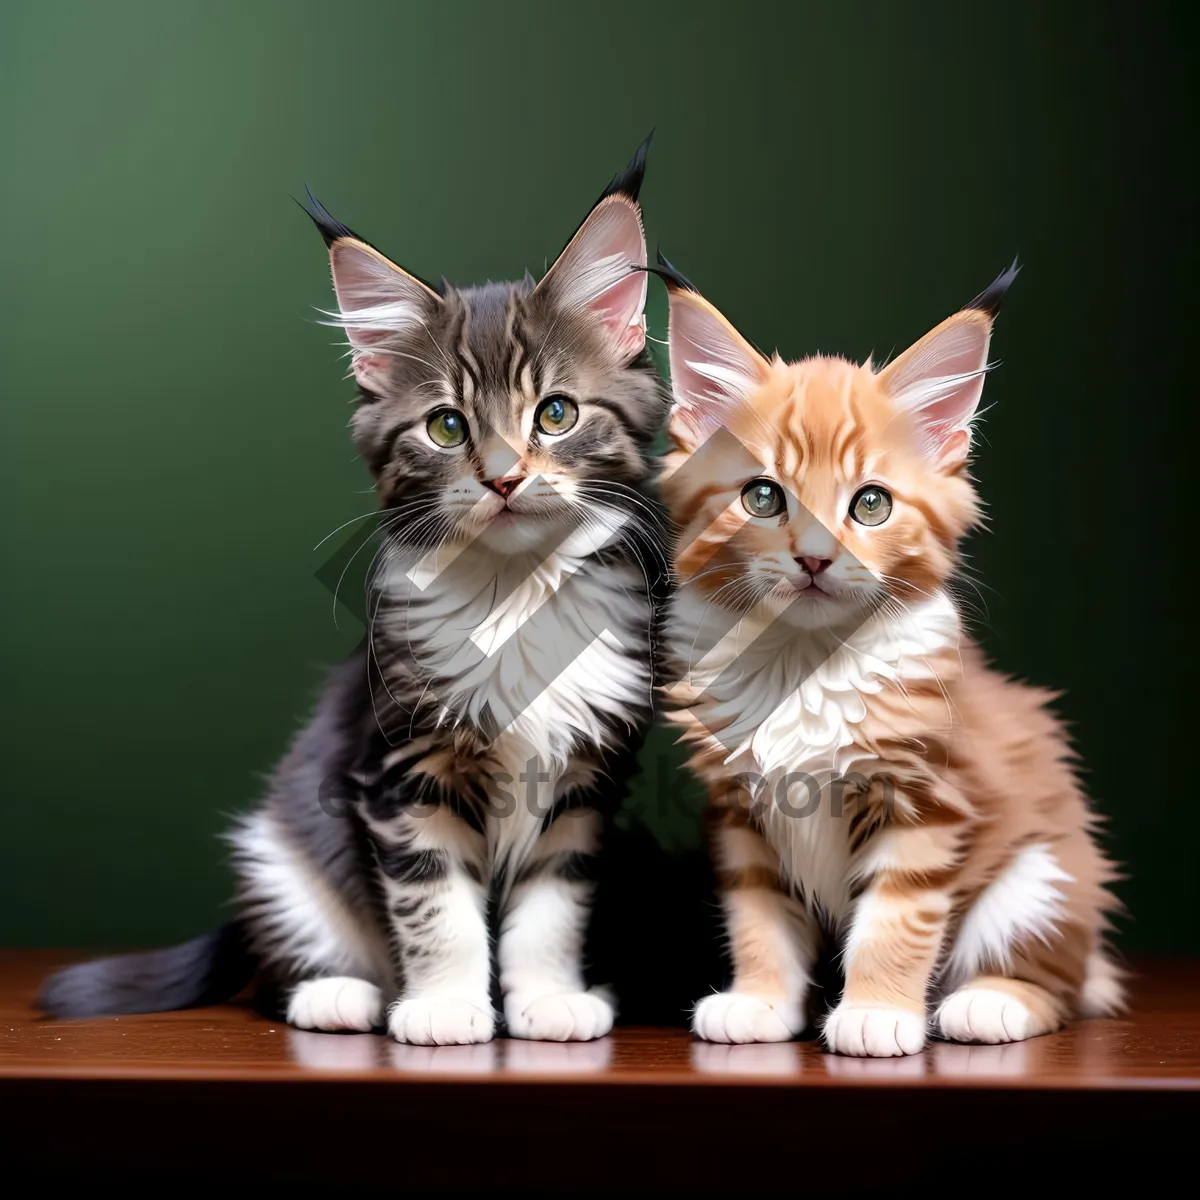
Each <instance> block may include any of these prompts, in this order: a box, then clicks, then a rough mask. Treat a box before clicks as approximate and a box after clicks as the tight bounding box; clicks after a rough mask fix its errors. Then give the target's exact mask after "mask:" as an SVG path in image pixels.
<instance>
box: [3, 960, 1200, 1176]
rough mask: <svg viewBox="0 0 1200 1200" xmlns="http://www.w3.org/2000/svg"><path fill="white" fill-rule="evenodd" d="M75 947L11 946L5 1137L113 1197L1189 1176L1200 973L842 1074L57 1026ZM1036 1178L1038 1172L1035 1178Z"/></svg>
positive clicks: (765, 1053)
mask: <svg viewBox="0 0 1200 1200" xmlns="http://www.w3.org/2000/svg"><path fill="white" fill-rule="evenodd" d="M69 957H70V956H69V955H64V954H63V953H62V952H41V951H39V952H31V951H9V952H0V1129H2V1130H3V1139H2V1140H3V1144H4V1146H3V1163H4V1166H5V1171H6V1175H5V1178H6V1181H10V1180H11V1179H12V1178H13V1177H14V1173H15V1174H17V1175H19V1174H20V1173H21V1172H22V1171H25V1172H29V1173H30V1174H31V1175H33V1174H35V1173H36V1178H37V1179H39V1180H40V1181H45V1180H47V1179H55V1180H62V1181H64V1182H69V1181H73V1180H74V1181H81V1180H83V1179H84V1178H86V1179H87V1181H88V1182H89V1183H92V1184H95V1183H97V1182H99V1181H102V1180H104V1179H106V1178H112V1177H114V1176H118V1175H119V1176H122V1177H124V1178H126V1179H137V1180H140V1181H142V1182H146V1183H151V1182H152V1183H154V1184H157V1185H158V1186H162V1187H168V1186H174V1185H175V1184H176V1183H178V1182H186V1183H188V1184H200V1183H205V1184H207V1185H209V1186H212V1187H221V1188H222V1189H225V1188H228V1186H229V1185H230V1184H231V1182H234V1181H237V1182H244V1181H246V1180H249V1179H271V1180H275V1181H286V1182H288V1183H289V1185H290V1186H291V1187H292V1188H293V1190H295V1189H299V1190H300V1191H302V1192H304V1191H307V1190H309V1189H311V1190H313V1191H315V1190H317V1189H318V1188H320V1187H322V1186H324V1187H325V1188H326V1189H327V1188H328V1184H329V1183H330V1182H336V1183H337V1184H338V1185H340V1186H343V1187H344V1186H349V1185H354V1186H356V1187H357V1188H358V1189H359V1191H360V1194H362V1193H363V1191H365V1193H366V1194H376V1191H375V1190H376V1189H378V1194H382V1192H383V1191H385V1190H386V1191H388V1192H389V1193H392V1194H394V1193H395V1192H396V1191H406V1192H409V1193H411V1192H413V1191H437V1190H442V1189H445V1188H447V1187H454V1188H457V1189H459V1190H463V1189H480V1190H482V1189H488V1190H490V1191H492V1190H497V1189H508V1188H512V1189H518V1190H520V1191H522V1192H523V1193H529V1192H535V1191H538V1190H541V1189H545V1190H548V1191H551V1192H560V1193H561V1192H562V1191H565V1190H570V1189H572V1188H596V1189H600V1190H605V1189H611V1188H618V1187H619V1188H624V1189H632V1190H635V1191H638V1190H654V1191H661V1190H674V1189H680V1190H682V1189H688V1190H717V1191H721V1190H724V1191H736V1192H738V1193H741V1194H746V1193H752V1192H755V1191H765V1190H768V1189H778V1188H780V1187H786V1188H788V1189H789V1190H792V1189H796V1190H799V1189H803V1188H808V1187H813V1186H820V1187H821V1189H822V1190H823V1191H824V1192H826V1193H828V1192H830V1191H841V1190H843V1189H846V1188H849V1189H851V1190H854V1189H857V1188H862V1189H864V1190H866V1191H870V1190H873V1189H880V1190H885V1189H886V1190H888V1191H889V1192H894V1191H895V1190H896V1189H897V1188H903V1187H904V1186H907V1185H913V1184H920V1183H922V1182H928V1183H929V1185H930V1187H931V1188H932V1187H935V1186H936V1187H939V1188H941V1189H944V1188H945V1187H947V1186H951V1187H954V1186H956V1185H955V1184H954V1183H953V1182H952V1181H953V1180H954V1178H955V1174H954V1173H955V1172H957V1171H963V1172H967V1173H968V1174H967V1175H966V1176H965V1177H964V1180H963V1182H964V1184H968V1183H969V1185H970V1186H971V1188H972V1190H976V1189H977V1187H978V1184H979V1182H980V1181H981V1180H985V1181H989V1182H996V1183H999V1184H1003V1183H1005V1182H1009V1183H1014V1184H1017V1183H1019V1184H1020V1186H1021V1187H1022V1188H1023V1189H1024V1190H1029V1188H1031V1187H1032V1188H1034V1194H1037V1190H1036V1187H1035V1185H1036V1184H1037V1183H1039V1182H1041V1183H1045V1184H1047V1185H1048V1184H1049V1182H1050V1180H1051V1179H1052V1178H1053V1179H1057V1180H1059V1181H1060V1182H1061V1186H1064V1187H1072V1188H1074V1187H1076V1186H1078V1185H1079V1184H1080V1182H1081V1181H1083V1180H1089V1181H1091V1182H1092V1183H1095V1182H1104V1183H1108V1184H1112V1183H1113V1182H1114V1181H1115V1180H1117V1179H1118V1178H1119V1177H1121V1176H1122V1175H1123V1174H1124V1173H1126V1172H1129V1171H1135V1170H1136V1171H1139V1172H1141V1171H1146V1172H1151V1173H1153V1174H1158V1173H1159V1172H1160V1171H1162V1170H1164V1169H1178V1170H1181V1171H1184V1170H1186V1171H1187V1174H1186V1175H1184V1176H1182V1178H1186V1177H1188V1175H1190V1174H1191V1171H1190V1169H1189V1168H1190V1164H1191V1162H1192V1161H1193V1160H1194V1154H1193V1150H1192V1144H1193V1141H1194V1140H1195V1138H1196V1137H1197V1136H1198V1133H1197V1131H1198V1130H1200V964H1196V963H1158V964H1143V965H1142V974H1141V975H1140V977H1139V978H1138V979H1137V981H1136V983H1135V988H1134V992H1135V1005H1136V1007H1135V1011H1134V1013H1133V1015H1132V1016H1131V1017H1130V1018H1129V1019H1127V1020H1120V1021H1090V1022H1081V1023H1079V1024H1077V1025H1075V1026H1074V1027H1072V1028H1070V1029H1068V1030H1066V1031H1064V1032H1062V1033H1058V1034H1054V1035H1052V1036H1050V1037H1043V1038H1038V1039H1036V1040H1034V1041H1031V1042H1025V1043H1020V1044H1016V1045H1010V1046H956V1045H946V1044H940V1043H939V1044H934V1045H932V1046H930V1047H929V1049H927V1050H926V1052H925V1053H924V1054H922V1055H920V1056H918V1057H914V1058H908V1059H882V1060H861V1059H843V1058H837V1057H833V1056H831V1055H827V1054H824V1053H822V1051H821V1050H820V1049H819V1048H818V1046H817V1045H816V1044H815V1043H812V1042H799V1043H792V1044H785V1045H767V1046H712V1045H704V1044H700V1043H697V1042H695V1041H693V1040H692V1039H691V1038H690V1037H689V1035H688V1034H687V1032H686V1031H685V1030H683V1029H644V1028H641V1029H639V1028H631V1029H620V1030H618V1031H617V1032H616V1033H615V1034H614V1035H613V1036H612V1037H609V1038H605V1039H604V1040H602V1041H600V1042H593V1043H589V1044H576V1045H559V1044H547V1043H532V1042H517V1041H508V1040H501V1041H496V1042H493V1043H491V1044H489V1045H484V1046H446V1047H420V1046H401V1045H398V1044H396V1043H394V1042H392V1041H390V1040H389V1039H387V1038H384V1037H382V1036H374V1035H369V1034H317V1033H302V1032H298V1031H296V1030H292V1029H288V1028H286V1027H285V1026H283V1025H278V1024H272V1023H270V1022H269V1021H266V1020H264V1019H263V1018H261V1017H259V1016H258V1015H257V1014H256V1013H255V1012H254V1011H253V1009H252V1008H251V1007H250V1006H249V1005H248V1004H245V1003H235V1004H230V1005H225V1006H222V1007H220V1008H210V1009H202V1010H196V1011H192V1012H183V1013H169V1014H164V1015H161V1016H138V1017H119V1018H105V1019H101V1020H94V1021H79V1022H64V1023H55V1022H52V1021H47V1020H44V1019H41V1018H39V1017H38V1016H37V1014H36V1013H34V1012H33V1011H32V1010H31V1007H30V1002H31V999H32V997H33V994H34V991H35V989H36V986H37V983H38V981H39V980H40V978H41V977H42V976H43V974H44V973H45V971H46V970H47V969H48V968H49V967H50V966H51V964H53V963H57V962H61V961H63V960H64V959H66V958H69ZM1031 1172H1033V1174H1031Z"/></svg>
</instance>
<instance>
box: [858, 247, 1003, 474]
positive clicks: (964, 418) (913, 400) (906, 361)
mask: <svg viewBox="0 0 1200 1200" xmlns="http://www.w3.org/2000/svg"><path fill="white" fill-rule="evenodd" d="M1018 271H1020V267H1019V266H1018V265H1017V264H1016V262H1014V263H1013V265H1012V266H1011V267H1009V268H1008V270H1007V271H1005V272H1004V273H1003V274H1002V275H1000V276H999V277H998V278H997V279H996V280H995V282H994V283H993V284H992V285H991V286H990V287H989V288H988V289H987V290H986V291H984V292H981V293H980V294H979V295H978V296H977V297H976V298H975V299H974V300H972V301H971V303H970V304H969V305H967V307H966V308H964V309H963V310H962V311H961V312H957V313H955V314H954V316H952V317H949V318H948V319H947V320H945V321H943V322H942V323H941V324H940V325H939V326H937V328H936V329H933V330H932V331H931V332H929V333H927V334H926V335H925V336H924V337H923V338H921V340H920V341H919V342H917V343H915V344H914V345H912V346H910V347H909V348H908V349H907V350H905V352H904V353H903V354H901V355H900V357H899V358H897V359H896V361H895V362H893V363H891V364H890V365H889V366H888V367H886V368H885V369H884V370H883V371H882V372H880V376H879V380H880V383H881V384H882V386H883V388H884V390H885V391H886V392H887V394H888V396H889V397H890V398H891V400H892V403H893V404H895V405H896V407H897V408H899V409H901V410H903V411H904V412H907V413H908V414H910V416H911V417H912V420H913V422H914V424H915V425H916V429H917V433H918V436H919V437H920V439H921V444H922V447H923V449H924V451H925V453H926V454H927V455H928V457H929V458H930V459H931V460H932V462H933V463H934V464H935V465H936V466H937V467H938V469H939V470H941V471H945V472H948V473H953V472H954V471H958V470H960V469H961V468H962V467H963V466H964V465H965V464H966V461H967V455H968V453H969V451H970V448H971V421H972V420H973V419H974V417H975V414H976V412H977V411H978V409H979V400H980V397H981V396H982V395H983V381H984V379H985V377H986V376H987V373H988V371H989V370H990V369H991V366H990V364H989V363H988V346H989V344H990V342H991V337H992V323H993V321H994V320H995V316H996V313H997V312H998V311H999V309H1000V302H1001V300H1002V299H1003V298H1004V293H1005V292H1006V291H1007V290H1008V288H1009V285H1010V284H1011V283H1012V281H1013V280H1014V279H1015V278H1016V277H1017V273H1018Z"/></svg>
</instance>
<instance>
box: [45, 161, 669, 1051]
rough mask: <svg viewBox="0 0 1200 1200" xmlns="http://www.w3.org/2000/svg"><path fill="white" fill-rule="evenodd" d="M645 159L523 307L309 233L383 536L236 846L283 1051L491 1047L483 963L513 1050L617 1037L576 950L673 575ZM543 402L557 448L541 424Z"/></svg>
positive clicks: (245, 904) (515, 292) (253, 939)
mask: <svg viewBox="0 0 1200 1200" xmlns="http://www.w3.org/2000/svg"><path fill="white" fill-rule="evenodd" d="M644 158H645V148H644V147H643V148H642V149H641V150H640V151H639V153H638V155H637V156H635V159H634V161H633V162H632V163H631V164H630V167H629V169H628V170H627V171H626V172H624V173H623V174H621V175H619V176H618V177H617V178H616V179H615V180H614V181H613V183H612V184H611V185H610V186H609V188H608V189H607V190H606V191H605V193H604V195H603V196H602V197H601V199H600V200H599V202H598V203H597V204H596V206H595V207H594V208H593V210H592V212H591V214H590V215H589V216H588V218H587V219H586V220H585V221H584V222H583V224H582V225H581V226H580V227H579V229H578V230H577V232H576V233H575V235H574V237H573V238H572V239H571V241H570V242H569V244H568V245H567V247H566V249H565V250H564V251H563V253H562V255H560V257H559V259H558V260H557V261H556V262H555V264H554V265H553V266H552V267H551V269H550V271H549V272H548V273H547V275H546V277H545V278H544V279H543V280H542V281H541V283H539V284H536V285H535V283H534V282H533V280H532V279H530V278H528V277H526V279H524V280H522V281H520V282H514V283H489V284H486V285H484V286H482V287H471V288H455V287H451V286H449V285H446V286H445V287H443V288H442V290H441V291H440V292H439V291H437V290H435V289H433V288H432V287H430V286H429V285H428V284H425V283H424V282H423V281H421V280H419V279H417V278H416V277H415V276H412V275H411V274H410V273H408V272H406V271H404V270H403V269H402V268H401V267H399V266H397V265H396V264H395V263H393V262H391V261H390V260H389V259H387V258H386V257H385V256H384V255H383V254H381V253H380V252H379V251H378V250H376V249H375V248H374V247H373V246H371V245H370V244H369V243H367V242H365V241H364V240H363V239H361V238H359V237H358V236H357V235H356V234H354V233H353V232H352V231H351V230H350V229H348V228H347V227H346V226H344V225H341V224H340V223H339V222H337V221H335V220H334V219H333V218H332V217H330V216H329V214H328V212H326V210H325V209H324V208H322V207H321V206H320V205H319V204H317V203H316V201H313V202H312V205H311V207H310V215H312V217H313V219H314V221H316V223H317V225H318V227H319V228H320V230H321V232H322V235H323V236H324V237H325V240H326V243H327V245H328V247H329V252H330V261H331V266H332V271H333V277H334V285H335V289H336V294H337V299H338V307H337V309H336V310H335V311H334V312H333V314H332V319H333V320H334V321H335V323H337V324H339V325H341V326H342V327H343V328H344V329H345V330H346V333H347V336H348V339H349V342H350V348H351V357H352V363H353V371H354V376H355V379H356V381H357V383H358V387H359V393H360V394H359V400H358V403H357V405H356V407H355V410H354V415H353V419H352V423H351V425H352V432H353V438H354V443H355V445H356V447H357V448H358V450H359V452H360V454H361V455H362V458H363V460H364V462H365V463H366V464H367V466H368V467H369V469H370V470H371V473H372V475H373V476H374V479H375V482H376V487H377V491H378V493H379V497H380V501H381V505H382V521H381V545H380V547H379V552H378V554H377V556H376V560H375V563H374V564H373V568H372V571H371V573H370V581H369V591H368V605H367V612H368V633H367V637H366V639H365V643H364V646H363V647H362V648H361V650H360V651H359V652H358V653H357V654H355V655H354V656H353V657H352V658H351V660H350V661H349V662H347V663H346V664H345V665H344V666H343V667H342V668H341V669H340V670H339V671H338V672H336V673H335V675H334V676H333V678H332V679H331V680H330V682H329V685H328V687H327V688H326V691H325V694H324V696H323V698H322V700H321V704H320V706H319V708H318V710H317V713H316V714H315V716H314V718H313V719H312V721H311V722H310V723H309V724H308V726H307V727H306V728H305V729H304V730H303V732H302V733H301V734H300V736H299V737H298V738H297V740H296V742H295V744H294V745H293V747H292V749H291V751H290V752H289V754H288V755H287V756H286V757H285V758H284V760H283V762H282V763H281V764H280V766H279V767H278V769H277V770H276V772H275V775H274V777H273V780H272V782H271V785H270V789H269V792H268V795H267V797H266V799H265V801H264V803H263V804H262V805H261V806H260V807H259V808H258V809H257V810H256V811H255V812H254V813H252V814H251V815H250V816H249V817H247V818H246V819H245V820H244V821H243V822H242V823H241V824H240V826H239V827H238V828H237V829H236V830H235V831H234V833H233V835H232V839H231V840H232V843H233V849H234V864H235V867H236V871H237V875H238V878H239V881H240V898H241V910H242V926H243V928H244V932H245V936H246V938H247V939H248V941H249V943H250V946H251V947H252V949H253V952H254V953H255V955H256V956H257V959H258V961H259V963H260V965H261V967H262V968H263V969H264V971H265V973H266V974H267V976H268V977H269V978H270V979H271V981H272V982H273V983H274V984H275V985H276V986H277V987H278V989H280V991H281V993H282V1003H283V1006H284V1007H285V1009H286V1012H287V1016H288V1019H289V1020H290V1021H291V1022H292V1023H293V1024H296V1025H298V1026H301V1027H303V1028H316V1029H363V1028H370V1027H373V1026H376V1025H380V1024H384V1023H386V1025H387V1027H388V1028H389V1030H390V1032H391V1033H392V1034H393V1036H395V1037H396V1038H397V1039H398V1040H400V1041H404V1042H419V1043H438V1044H443V1043H455V1042H478V1041H483V1040H486V1039H487V1038H490V1037H491V1036H492V1034H493V1032H494V1030H495V1028H496V1021H497V1016H496V1013H494V1012H493V1005H492V999H491V982H492V973H493V960H494V959H495V960H496V964H497V965H498V973H499V982H500V988H501V991H502V994H503V998H504V1000H503V1016H504V1019H505V1021H506V1023H507V1027H508V1030H509V1032H510V1033H511V1034H513V1035H515V1036H519V1037H528V1038H546V1039H552V1040H569V1039H574V1040H580V1039H582V1040H586V1039H590V1038H594V1037H598V1036H600V1035H602V1034H604V1033H605V1032H607V1030H608V1029H609V1027H610V1026H611V1024H612V1021H613V1007H612V1004H611V1002H610V1000H609V999H607V998H606V997H604V996H602V995H598V994H594V993H593V992H591V991H589V990H588V988H587V986H586V984H585V976H584V966H585V964H584V963H583V961H582V950H583V943H584V934H585V930H586V925H587V920H588V916H589V908H590V901H591V895H592V890H593V879H594V857H595V855H596V854H597V852H598V850H599V846H600V838H601V832H602V826H603V821H604V817H605V816H606V814H608V813H609V812H611V811H612V810H614V809H615V808H616V807H617V806H618V805H619V803H620V801H621V798H622V790H623V787H624V784H625V779H626V777H627V776H628V775H629V774H630V772H631V771H632V769H633V763H634V759H635V756H636V753H637V750H638V748H639V746H640V744H641V740H642V738H643V736H644V732H645V729H646V726H647V724H648V722H649V718H650V710H651V696H652V689H653V677H652V657H653V656H652V635H653V632H654V628H655V622H656V611H657V605H658V603H659V601H660V599H661V596H662V587H663V582H664V580H665V577H666V558H665V552H664V550H663V548H662V547H663V525H662V522H661V519H660V515H659V505H658V502H657V500H656V493H655V485H654V479H653V472H652V462H651V443H652V441H653V439H654V438H655V436H656V435H657V433H658V432H659V430H660V428H661V426H662V424H663V422H664V420H665V417H666V412H667V407H668V404H667V398H666V395H665V392H664V389H663V388H662V385H661V383H660V381H659V379H658V376H657V374H656V373H655V371H654V370H653V367H652V365H651V364H650V362H649V360H648V357H647V356H646V354H645V353H644V348H643V347H644V317H643V312H642V309H643V306H644V301H645V292H646V277H645V274H644V271H643V270H642V269H641V268H643V267H644V265H645V242H644V237H643V234H642V226H641V218H640V213H639V210H638V206H637V191H638V186H639V184H640V180H641V172H642V168H643V165H644ZM554 398H558V401H557V402H558V403H560V404H565V405H569V406H570V409H569V411H570V412H571V413H574V414H577V420H575V422H574V423H573V424H571V425H570V427H569V428H563V429H562V430H559V429H557V428H554V427H552V426H551V427H547V425H546V424H545V422H544V421H541V419H540V417H539V414H541V413H542V412H543V411H544V408H545V406H546V405H547V404H549V403H550V402H551V401H552V400H553V399H554ZM564 411H566V410H565V409H564ZM446 413H452V414H453V420H454V431H455V432H461V433H462V434H463V436H462V437H461V438H460V439H458V440H457V441H455V442H453V444H450V443H451V441H452V439H450V438H448V437H446V436H443V437H442V440H441V441H439V440H438V438H437V437H435V430H436V429H438V428H441V426H438V425H435V424H434V422H435V421H436V420H439V419H440V417H441V416H444V415H445V414H446ZM563 424H564V425H565V424H566V422H563ZM496 938H498V946H496V947H493V941H494V940H496ZM493 951H495V953H493ZM189 961H190V960H189ZM95 978H97V979H98V978H100V976H98V975H97V976H95ZM80 986H81V985H80V983H79V980H78V979H75V980H73V982H72V985H71V989H70V991H71V995H72V996H75V995H77V994H78V993H79V991H80ZM59 990H60V991H61V990H62V989H59ZM142 990H143V991H145V989H142ZM151 990H152V989H151ZM179 992H180V989H179V988H177V987H176V988H175V989H174V991H173V992H172V993H171V994H176V993H179ZM48 994H49V995H51V996H53V995H55V994H57V993H55V992H54V989H53V988H51V990H50V992H49V993H48ZM389 1001H390V1002H391V1003H390V1007H389V1008H388V1009H387V1012H386V1016H385V1011H384V1008H385V1005H387V1004H388V1002H389ZM140 1002H141V1003H143V1004H145V1000H144V998H143V999H142V1000H140Z"/></svg>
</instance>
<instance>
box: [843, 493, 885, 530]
mask: <svg viewBox="0 0 1200 1200" xmlns="http://www.w3.org/2000/svg"><path fill="white" fill-rule="evenodd" d="M850 515H851V516H852V517H853V518H854V519H855V520H856V521H857V522H858V523H859V524H860V525H882V524H883V523H884V521H886V520H887V519H888V517H890V516H891V515H892V493H891V492H889V491H887V490H886V489H885V488H881V487H876V486H875V484H871V485H869V486H868V487H865V488H861V489H860V490H859V491H858V492H857V493H856V495H855V497H854V499H853V500H851V501H850Z"/></svg>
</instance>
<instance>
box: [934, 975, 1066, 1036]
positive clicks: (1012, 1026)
mask: <svg viewBox="0 0 1200 1200" xmlns="http://www.w3.org/2000/svg"><path fill="white" fill-rule="evenodd" d="M937 1024H938V1030H939V1032H940V1033H941V1035H942V1037H944V1038H946V1039H947V1040H949V1041H951V1042H987V1043H991V1044H995V1043H997V1042H1023V1041H1024V1040H1025V1039H1026V1038H1031V1037H1037V1036H1038V1034H1041V1033H1047V1032H1049V1030H1048V1028H1045V1027H1044V1025H1043V1023H1042V1022H1039V1021H1038V1020H1037V1018H1036V1017H1035V1016H1034V1014H1033V1012H1032V1011H1031V1010H1030V1009H1029V1007H1028V1005H1025V1004H1022V1003H1021V1001H1020V1000H1018V999H1017V998H1016V997H1015V996H1009V995H1006V994H1005V993H1004V992H1002V991H1000V990H999V989H996V988H984V987H965V988H960V989H959V990H958V991H957V992H955V993H954V994H953V995H951V996H948V997H947V998H946V1001H945V1003H943V1005H942V1007H941V1008H939V1009H938V1014H937Z"/></svg>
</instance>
